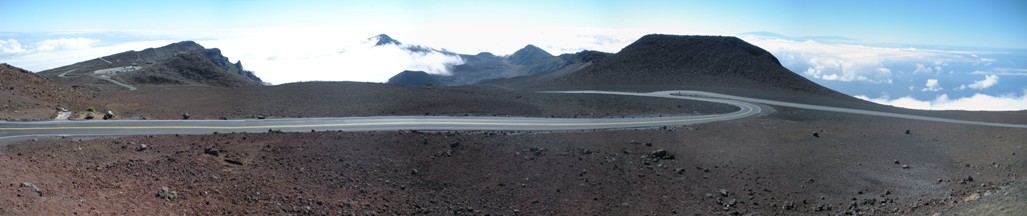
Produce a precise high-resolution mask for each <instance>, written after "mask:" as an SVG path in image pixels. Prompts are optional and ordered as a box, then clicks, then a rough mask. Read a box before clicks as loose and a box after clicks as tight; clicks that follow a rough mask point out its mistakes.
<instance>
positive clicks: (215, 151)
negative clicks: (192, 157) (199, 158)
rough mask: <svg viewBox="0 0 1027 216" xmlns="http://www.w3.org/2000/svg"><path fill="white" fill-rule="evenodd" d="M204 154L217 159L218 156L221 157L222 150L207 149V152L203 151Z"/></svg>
mask: <svg viewBox="0 0 1027 216" xmlns="http://www.w3.org/2000/svg"><path fill="white" fill-rule="evenodd" d="M203 153H205V154H209V155H214V156H215V157H217V156H219V155H221V150H218V149H217V148H207V149H206V150H204V151H203Z"/></svg>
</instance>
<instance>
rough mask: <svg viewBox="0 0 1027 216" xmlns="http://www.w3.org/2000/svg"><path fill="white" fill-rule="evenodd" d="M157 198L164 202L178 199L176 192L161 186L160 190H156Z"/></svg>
mask: <svg viewBox="0 0 1027 216" xmlns="http://www.w3.org/2000/svg"><path fill="white" fill-rule="evenodd" d="M157 197H160V198H161V199H165V200H174V199H175V198H178V192H177V191H173V190H171V188H168V186H163V187H160V189H157Z"/></svg>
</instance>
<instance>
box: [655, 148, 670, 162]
mask: <svg viewBox="0 0 1027 216" xmlns="http://www.w3.org/2000/svg"><path fill="white" fill-rule="evenodd" d="M649 158H652V159H653V161H659V160H673V159H674V154H671V153H670V152H667V150H663V149H657V150H656V151H653V152H650V153H649Z"/></svg>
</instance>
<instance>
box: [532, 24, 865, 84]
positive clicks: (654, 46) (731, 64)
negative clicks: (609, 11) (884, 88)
mask: <svg viewBox="0 0 1027 216" xmlns="http://www.w3.org/2000/svg"><path fill="white" fill-rule="evenodd" d="M609 85H636V86H638V85H648V86H652V85H657V86H660V85H662V86H694V87H706V86H738V87H739V88H746V89H757V90H775V91H781V90H784V91H789V92H790V93H799V94H801V95H816V96H822V97H835V98H849V96H845V95H843V94H840V93H837V92H835V91H833V90H830V89H827V88H824V87H822V86H820V85H817V84H816V83H813V82H811V81H809V80H806V79H805V78H803V77H801V76H799V75H797V74H795V73H793V72H791V71H789V70H788V69H786V68H784V67H783V66H781V63H780V62H778V60H777V58H775V57H774V56H773V55H771V54H770V53H769V52H767V51H765V50H763V49H761V48H759V47H756V46H754V45H752V44H749V43H747V42H745V41H742V40H741V39H738V38H735V37H719V36H676V35H659V34H653V35H646V36H643V37H642V38H640V39H638V41H635V42H634V43H632V44H631V45H628V46H627V47H625V48H624V49H622V50H621V51H620V52H617V54H615V55H613V56H611V57H609V58H605V59H603V60H600V61H597V62H595V64H592V65H591V66H589V67H586V68H583V69H581V70H579V71H576V72H574V73H571V74H568V75H566V76H563V77H559V78H556V79H555V80H553V81H550V82H548V83H543V84H540V85H539V86H541V87H559V86H609Z"/></svg>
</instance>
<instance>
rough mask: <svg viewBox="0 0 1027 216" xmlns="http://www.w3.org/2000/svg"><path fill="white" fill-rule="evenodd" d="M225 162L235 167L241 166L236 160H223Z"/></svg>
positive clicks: (240, 162)
mask: <svg viewBox="0 0 1027 216" xmlns="http://www.w3.org/2000/svg"><path fill="white" fill-rule="evenodd" d="M225 162H226V163H230V164H235V165H240V166H242V161H238V160H232V159H225Z"/></svg>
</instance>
